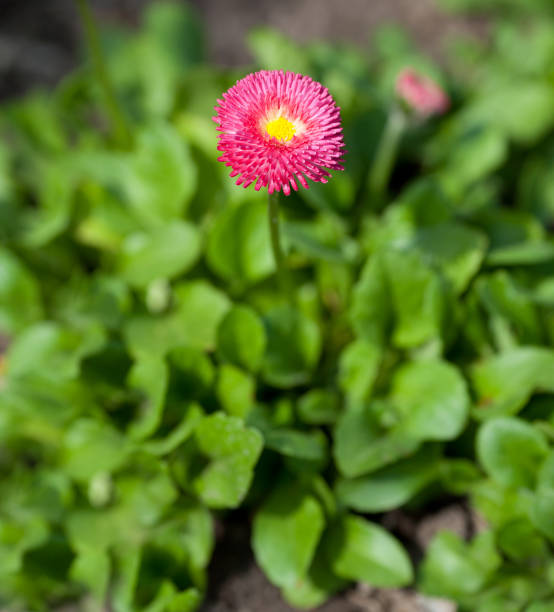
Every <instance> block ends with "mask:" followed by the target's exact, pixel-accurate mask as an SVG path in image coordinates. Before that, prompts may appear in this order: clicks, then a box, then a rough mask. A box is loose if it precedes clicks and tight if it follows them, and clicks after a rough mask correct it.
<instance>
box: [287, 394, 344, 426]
mask: <svg viewBox="0 0 554 612" xmlns="http://www.w3.org/2000/svg"><path fill="white" fill-rule="evenodd" d="M296 410H297V413H298V418H299V419H300V420H301V421H302V422H304V423H307V424H308V425H328V424H332V423H334V422H335V421H336V420H337V417H338V416H339V413H340V397H339V394H338V393H336V392H333V391H330V390H329V391H328V390H326V389H312V390H311V391H308V392H307V393H305V394H304V395H302V396H301V397H300V398H299V399H298V404H297V407H296Z"/></svg>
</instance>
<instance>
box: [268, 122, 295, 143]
mask: <svg viewBox="0 0 554 612" xmlns="http://www.w3.org/2000/svg"><path fill="white" fill-rule="evenodd" d="M265 130H266V132H267V133H268V134H269V136H273V137H275V138H277V139H278V140H282V141H284V142H286V141H288V140H290V139H291V138H292V137H293V136H294V133H295V132H296V128H295V127H294V125H293V124H292V123H291V122H290V121H289V120H288V119H285V118H284V117H279V119H274V120H273V121H268V122H267V124H266V126H265Z"/></svg>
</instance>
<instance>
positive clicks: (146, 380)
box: [127, 356, 169, 440]
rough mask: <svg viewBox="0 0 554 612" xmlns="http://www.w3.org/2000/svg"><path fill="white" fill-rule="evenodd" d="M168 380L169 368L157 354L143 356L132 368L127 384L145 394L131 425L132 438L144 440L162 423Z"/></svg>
mask: <svg viewBox="0 0 554 612" xmlns="http://www.w3.org/2000/svg"><path fill="white" fill-rule="evenodd" d="M168 382H169V371H168V368H167V366H166V364H165V362H164V361H163V360H161V359H159V358H157V357H155V356H154V357H151V358H150V359H149V358H146V357H145V358H142V359H141V360H139V361H137V362H136V363H135V364H134V365H133V367H132V368H131V370H130V372H129V374H128V376H127V384H128V385H129V386H130V387H131V388H133V389H139V390H140V391H141V392H142V393H144V395H145V397H144V399H143V401H142V403H141V405H140V406H139V415H138V417H137V418H136V419H135V420H134V421H133V423H131V426H130V427H129V436H130V437H131V438H132V439H134V440H142V439H144V438H146V437H148V436H150V435H151V434H153V433H154V432H155V431H156V429H157V428H158V426H159V425H160V423H161V421H162V416H163V407H164V402H165V394H166V392H167V386H168Z"/></svg>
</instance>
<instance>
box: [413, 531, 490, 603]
mask: <svg viewBox="0 0 554 612" xmlns="http://www.w3.org/2000/svg"><path fill="white" fill-rule="evenodd" d="M500 563H501V558H500V556H499V555H498V553H497V552H496V550H495V547H494V536H493V533H492V532H490V531H487V532H484V533H482V534H480V535H478V536H476V537H475V538H474V539H473V541H472V542H471V543H469V544H468V543H465V542H463V541H462V540H460V538H459V537H458V536H457V535H456V534H454V533H451V532H449V531H442V532H439V533H438V535H436V536H435V537H434V538H433V540H432V541H431V544H430V545H429V548H428V550H427V555H426V557H425V559H424V561H423V563H422V566H421V580H420V588H421V590H422V591H423V592H424V593H427V594H429V595H437V596H439V597H451V598H453V599H460V598H462V597H464V596H467V595H472V594H474V593H477V592H478V591H480V589H481V588H482V587H483V586H484V585H485V584H486V583H487V581H488V580H489V578H490V577H491V576H492V574H493V573H494V572H495V570H496V569H497V568H498V567H499V565H500Z"/></svg>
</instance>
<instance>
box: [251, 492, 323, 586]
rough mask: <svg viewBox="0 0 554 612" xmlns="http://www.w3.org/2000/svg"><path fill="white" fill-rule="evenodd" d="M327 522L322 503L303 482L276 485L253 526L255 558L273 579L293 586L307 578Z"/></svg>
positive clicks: (281, 584) (284, 584)
mask: <svg viewBox="0 0 554 612" xmlns="http://www.w3.org/2000/svg"><path fill="white" fill-rule="evenodd" d="M324 524H325V519H324V516H323V510H322V508H321V506H320V504H319V503H318V502H317V501H316V499H315V498H314V497H313V496H312V495H309V494H308V493H307V492H306V491H305V490H304V489H303V488H302V487H301V486H300V485H298V484H291V483H286V484H282V485H280V486H278V487H277V488H275V490H274V491H273V493H272V494H271V495H270V497H269V498H268V499H267V500H266V501H265V502H264V503H263V505H262V506H261V508H260V509H259V510H258V512H257V513H256V516H255V517H254V523H253V526H252V548H253V550H254V555H255V556H256V561H257V562H258V564H259V565H260V566H261V568H262V569H263V570H264V572H265V574H266V575H267V577H268V578H269V580H271V582H273V583H274V584H276V585H277V586H279V587H284V588H288V589H292V588H294V587H295V586H296V585H297V584H298V583H299V581H301V580H303V579H304V577H305V576H306V574H307V572H308V570H309V567H310V564H311V562H312V559H313V556H314V553H315V549H316V547H317V544H318V542H319V538H320V536H321V533H322V531H323V527H324Z"/></svg>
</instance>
